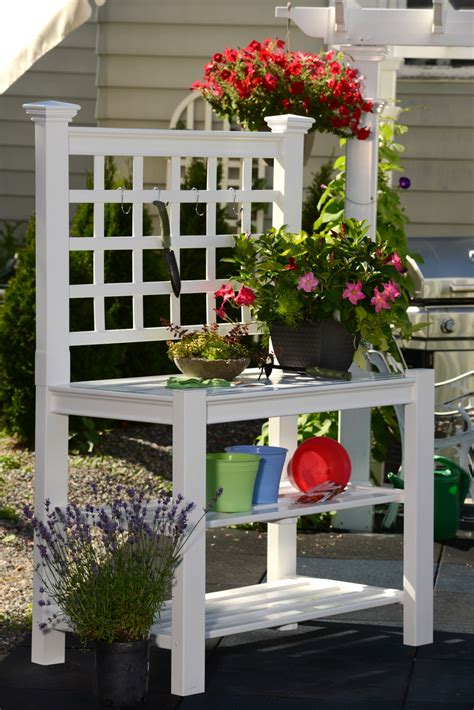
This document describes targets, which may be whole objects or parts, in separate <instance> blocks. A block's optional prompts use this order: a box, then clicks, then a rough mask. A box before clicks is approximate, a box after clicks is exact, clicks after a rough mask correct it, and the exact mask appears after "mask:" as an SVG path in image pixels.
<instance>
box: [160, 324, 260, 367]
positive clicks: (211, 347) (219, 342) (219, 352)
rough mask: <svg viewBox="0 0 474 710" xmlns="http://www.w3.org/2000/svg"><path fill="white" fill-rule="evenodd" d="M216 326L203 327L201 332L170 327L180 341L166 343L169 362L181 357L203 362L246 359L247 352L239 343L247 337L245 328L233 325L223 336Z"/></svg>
mask: <svg viewBox="0 0 474 710" xmlns="http://www.w3.org/2000/svg"><path fill="white" fill-rule="evenodd" d="M217 328H218V326H217V325H216V324H215V323H213V324H212V325H210V326H207V325H205V326H204V327H203V330H202V331H187V330H184V329H182V328H178V327H176V326H170V330H171V332H172V333H173V334H175V335H179V337H180V340H177V341H175V342H172V341H170V342H168V356H169V358H170V359H171V360H174V359H175V358H183V357H199V358H204V359H205V360H230V359H232V358H243V357H248V355H249V351H248V349H247V347H246V346H245V345H244V344H243V343H242V342H241V339H242V338H243V337H245V336H246V335H247V328H246V327H245V326H241V325H235V326H234V327H233V328H232V329H231V330H230V331H229V332H228V333H225V334H223V335H221V334H219V333H218V332H217Z"/></svg>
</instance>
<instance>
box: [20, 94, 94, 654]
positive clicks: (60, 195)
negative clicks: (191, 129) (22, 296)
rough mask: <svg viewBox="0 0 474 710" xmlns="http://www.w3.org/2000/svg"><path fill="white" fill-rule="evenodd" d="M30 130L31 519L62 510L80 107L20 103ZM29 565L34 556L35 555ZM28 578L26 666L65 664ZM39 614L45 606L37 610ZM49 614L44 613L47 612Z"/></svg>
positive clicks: (59, 639) (60, 640)
mask: <svg viewBox="0 0 474 710" xmlns="http://www.w3.org/2000/svg"><path fill="white" fill-rule="evenodd" d="M24 108H25V110H26V113H27V114H29V115H30V116H31V118H32V120H33V121H34V123H35V143H36V356H35V382H36V447H35V461H36V464H35V469H36V470H35V512H36V515H37V517H39V518H40V519H42V518H43V517H44V514H45V511H44V501H45V499H46V498H49V499H50V500H51V503H52V505H53V506H56V505H59V506H63V505H66V503H67V488H68V417H67V416H63V415H58V414H53V413H52V412H51V404H50V393H49V387H50V385H54V384H64V383H66V382H69V378H70V372H69V301H68V299H67V298H64V294H67V293H68V289H69V244H68V240H69V209H68V208H69V150H68V123H69V122H70V121H71V120H72V119H73V118H74V116H75V115H76V113H77V112H78V110H79V109H80V106H78V105H76V104H65V103H60V102H57V101H45V102H42V103H35V104H24ZM34 562H35V565H36V564H37V563H38V562H39V555H38V552H37V550H36V548H35V554H34ZM39 588H40V582H39V580H38V578H37V575H36V574H35V575H34V582H33V629H32V661H33V662H34V663H40V664H42V665H49V664H53V663H63V662H64V654H65V635H64V633H61V632H59V631H52V630H48V631H40V630H39V628H38V623H39V622H41V621H43V620H44V618H45V617H47V616H48V614H47V612H46V613H45V612H44V611H42V610H41V609H40V608H39V607H38V601H39V600H40V599H41V597H42V594H41V593H40V591H39ZM43 609H44V607H43ZM46 609H47V607H46Z"/></svg>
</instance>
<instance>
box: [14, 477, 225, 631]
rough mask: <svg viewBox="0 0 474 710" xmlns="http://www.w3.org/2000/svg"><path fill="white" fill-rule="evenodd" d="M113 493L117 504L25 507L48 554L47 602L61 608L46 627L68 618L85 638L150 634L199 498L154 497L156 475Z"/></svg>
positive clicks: (44, 571)
mask: <svg viewBox="0 0 474 710" xmlns="http://www.w3.org/2000/svg"><path fill="white" fill-rule="evenodd" d="M109 483H110V484H111V481H109ZM92 488H93V490H94V492H95V491H96V486H95V484H93V486H92ZM219 493H220V492H219V491H218V492H217V494H216V495H219ZM113 495H114V496H115V498H114V500H113V502H112V505H111V506H110V508H104V507H98V506H95V505H91V504H88V505H87V506H86V507H85V509H83V510H81V509H80V508H79V507H78V506H77V505H76V504H74V503H70V504H69V505H67V506H66V508H64V509H62V508H59V507H55V508H52V506H51V503H50V501H49V500H46V501H45V516H44V520H41V519H39V518H38V517H37V516H35V515H34V513H33V511H32V509H31V508H30V507H29V506H25V508H24V513H25V515H26V517H27V518H28V519H29V520H30V522H31V524H32V526H33V530H34V532H35V536H36V543H37V548H38V550H39V553H40V556H41V561H40V562H39V563H38V565H37V566H36V573H37V574H38V575H39V578H40V580H41V584H42V587H41V592H42V593H43V594H44V598H43V599H41V600H40V601H39V604H40V606H50V607H51V608H52V609H53V605H54V606H55V607H57V609H58V610H57V611H55V612H54V613H51V615H50V616H49V617H48V618H47V620H46V621H45V622H42V623H41V624H40V628H43V629H46V628H48V627H53V628H54V627H55V626H57V625H58V624H59V623H60V622H61V621H62V620H63V619H64V620H66V621H67V622H68V624H69V626H70V628H71V630H72V631H73V632H74V633H76V634H77V635H78V636H79V638H80V639H81V641H82V642H86V641H103V642H106V643H112V642H124V641H137V640H142V639H146V638H147V637H148V635H149V630H150V627H151V625H152V624H153V622H154V621H155V618H156V616H157V614H159V612H160V610H161V608H162V606H163V604H164V602H165V600H166V599H167V598H168V596H169V593H170V586H171V584H172V581H173V576H174V572H175V570H176V567H177V566H178V564H179V562H180V560H181V557H182V551H183V546H184V544H185V542H186V540H187V538H188V537H189V535H190V534H191V532H192V530H193V529H194V527H195V526H194V527H193V528H192V529H191V531H189V530H188V525H189V513H190V511H191V510H192V509H193V507H194V503H186V502H185V500H184V498H183V496H182V495H177V496H176V497H175V498H173V497H172V496H171V495H170V494H169V493H166V492H163V491H160V492H158V495H157V498H156V497H155V499H153V495H154V486H153V483H152V482H151V481H150V482H149V484H148V486H147V487H146V488H143V489H141V490H135V489H134V488H125V487H123V486H121V485H117V486H115V489H114V491H113ZM205 512H207V509H206V510H205V511H204V514H205Z"/></svg>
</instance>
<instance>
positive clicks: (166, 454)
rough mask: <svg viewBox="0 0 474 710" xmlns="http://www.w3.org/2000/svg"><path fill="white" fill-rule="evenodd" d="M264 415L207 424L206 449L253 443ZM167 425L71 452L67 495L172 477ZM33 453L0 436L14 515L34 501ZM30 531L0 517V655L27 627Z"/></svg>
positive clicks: (0, 502) (1, 481)
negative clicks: (108, 483) (110, 483)
mask: <svg viewBox="0 0 474 710" xmlns="http://www.w3.org/2000/svg"><path fill="white" fill-rule="evenodd" d="M261 425H262V421H259V420H255V421H247V422H233V423H232V425H231V426H229V425H225V426H221V425H215V424H213V425H209V427H208V432H207V438H208V451H223V450H224V447H225V446H231V445H232V444H239V443H252V442H253V440H254V439H255V437H256V436H257V435H258V434H259V433H260V428H261ZM171 435H172V432H171V427H169V426H165V425H153V426H151V425H150V426H138V425H133V426H126V425H124V426H122V427H119V428H117V429H113V430H111V431H109V432H107V433H105V434H104V435H103V436H102V437H101V439H100V442H99V443H98V444H97V446H96V447H95V449H94V452H93V454H91V455H77V454H76V455H71V456H70V459H69V474H70V480H69V498H70V500H74V501H75V502H77V503H78V504H79V505H83V504H84V503H85V502H86V500H87V499H88V498H89V491H90V487H89V486H88V484H89V483H92V482H96V483H97V484H98V497H97V498H96V501H97V502H100V503H106V502H107V499H106V494H105V486H101V485H100V483H101V481H104V482H105V477H106V475H110V476H112V477H113V478H114V480H116V481H117V483H132V482H133V483H134V484H135V485H136V484H138V483H140V481H146V480H148V479H149V478H150V477H153V478H156V479H157V481H161V482H163V483H164V484H166V482H169V481H170V480H171V457H172V447H171ZM33 480H34V453H33V452H31V451H28V450H25V449H21V448H18V447H17V446H15V442H14V441H13V440H12V439H9V438H6V437H3V438H1V437H0V509H1V508H4V507H5V506H7V507H8V508H9V509H11V511H12V517H13V518H14V517H15V514H19V513H21V510H22V508H23V506H24V505H25V504H26V503H32V502H33ZM32 549H33V542H32V535H31V530H30V529H29V528H28V526H25V525H24V524H23V523H22V521H21V519H20V520H19V521H18V520H15V519H13V520H6V519H4V518H0V660H1V659H2V658H4V657H5V655H6V654H7V653H8V652H9V651H10V650H11V649H12V648H13V647H14V646H15V645H16V644H17V643H18V642H19V641H20V640H21V638H22V637H23V636H24V634H25V633H26V632H27V631H28V630H29V629H30V628H31V575H32V561H31V558H32Z"/></svg>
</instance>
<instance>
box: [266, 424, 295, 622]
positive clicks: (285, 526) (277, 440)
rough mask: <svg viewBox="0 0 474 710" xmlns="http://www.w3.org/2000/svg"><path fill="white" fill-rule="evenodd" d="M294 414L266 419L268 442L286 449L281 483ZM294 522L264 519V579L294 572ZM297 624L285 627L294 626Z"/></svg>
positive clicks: (292, 435)
mask: <svg viewBox="0 0 474 710" xmlns="http://www.w3.org/2000/svg"><path fill="white" fill-rule="evenodd" d="M297 435H298V417H296V416H287V417H272V418H271V419H270V420H269V443H270V445H271V446H284V447H285V448H287V449H288V454H287V456H286V462H285V466H284V468H283V474H282V483H283V484H284V483H285V482H288V477H287V475H286V465H287V463H288V461H289V459H290V458H291V456H292V455H293V452H294V450H295V449H296V445H297ZM296 522H297V518H286V519H284V520H279V521H278V522H276V523H268V526H267V531H268V539H267V580H268V581H269V582H273V581H275V580H277V579H283V578H284V577H289V576H293V575H295V574H296ZM296 626H297V624H289V625H287V626H285V627H282V628H285V629H288V628H296Z"/></svg>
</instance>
